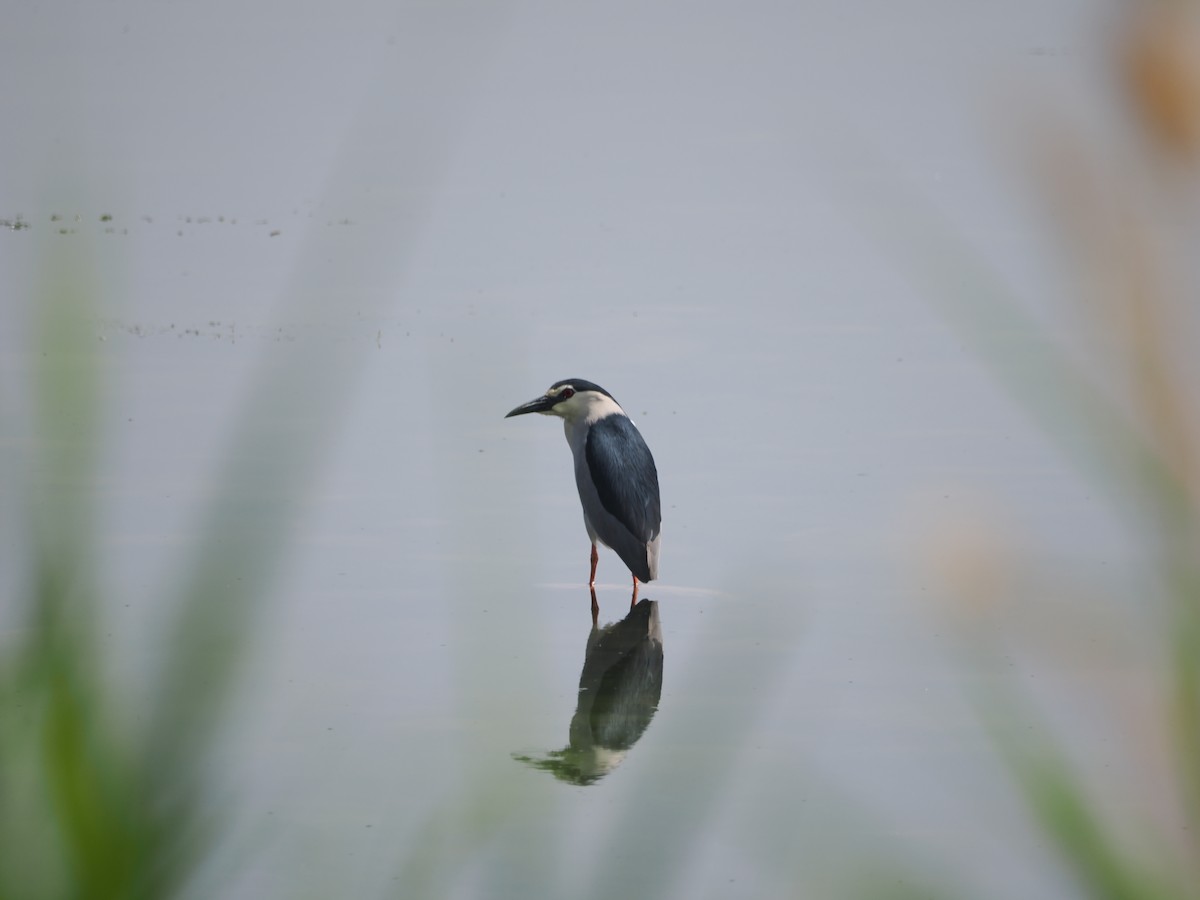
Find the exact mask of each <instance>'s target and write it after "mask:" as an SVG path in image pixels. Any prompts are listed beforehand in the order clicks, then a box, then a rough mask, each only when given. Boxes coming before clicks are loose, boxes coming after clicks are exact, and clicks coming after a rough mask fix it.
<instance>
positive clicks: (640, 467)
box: [585, 415, 662, 544]
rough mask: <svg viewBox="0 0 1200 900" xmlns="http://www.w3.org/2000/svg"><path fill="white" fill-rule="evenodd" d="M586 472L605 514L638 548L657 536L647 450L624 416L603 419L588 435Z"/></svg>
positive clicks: (653, 475)
mask: <svg viewBox="0 0 1200 900" xmlns="http://www.w3.org/2000/svg"><path fill="white" fill-rule="evenodd" d="M585 453H586V456H587V464H588V470H589V471H590V472H591V475H592V481H593V483H594V484H595V485H596V493H597V494H599V495H600V503H601V505H603V506H604V508H605V509H606V510H607V511H608V513H609V514H610V515H611V516H612V517H613V518H615V519H616V520H617V521H618V522H620V523H621V524H622V525H623V526H625V528H627V529H628V530H629V532H630V534H632V535H633V536H634V537H635V538H637V539H638V541H639V542H641V543H642V544H647V543H649V542H650V541H652V540H654V538H655V537H656V536H657V535H658V531H659V528H660V526H661V524H662V508H661V505H660V502H659V498H658V470H657V469H656V468H655V466H654V457H653V456H651V455H650V448H649V447H647V446H646V442H645V441H644V440H642V436H641V434H640V433H639V432H638V430H637V428H636V427H634V424H633V423H632V422H631V421H629V419H627V418H626V417H625V416H620V415H615V416H605V417H604V418H603V419H600V420H599V421H597V422H596V423H595V424H594V425H592V427H591V429H589V431H588V436H587V446H586V448H585Z"/></svg>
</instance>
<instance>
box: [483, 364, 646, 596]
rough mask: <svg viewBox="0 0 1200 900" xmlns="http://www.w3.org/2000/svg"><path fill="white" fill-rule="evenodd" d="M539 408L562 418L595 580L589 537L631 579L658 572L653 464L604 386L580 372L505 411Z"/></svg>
mask: <svg viewBox="0 0 1200 900" xmlns="http://www.w3.org/2000/svg"><path fill="white" fill-rule="evenodd" d="M527 413H542V414H543V415H547V416H558V417H559V418H561V419H562V420H563V429H564V430H565V431H566V434H567V443H568V444H569V445H570V446H571V455H572V456H574V457H575V484H576V486H577V487H578V488H579V502H580V503H582V504H583V524H584V525H585V526H586V527H587V533H588V537H590V538H591V539H592V572H591V575H589V576H588V584H589V585H594V584H595V583H596V562H597V559H598V554H597V553H596V542H597V541H599V542H600V543H602V544H604V545H605V546H606V547H611V548H612V549H613V550H615V551H616V553H617V556H619V557H621V561H622V562H624V563H625V565H627V566H628V567H629V571H630V572H632V573H633V595H634V597H635V598H636V597H637V586H638V582H639V581H653V580H654V579H655V578H657V577H658V537H659V530H660V525H661V523H662V508H661V506H660V503H659V499H658V470H657V469H656V468H655V467H654V457H653V456H651V455H650V448H649V447H647V446H646V442H645V441H644V440H642V435H641V434H640V433H639V432H638V430H637V428H636V427H635V426H634V424H633V421H632V420H631V419H630V418H629V416H627V415H625V410H623V409H621V407H620V405H619V404H618V403H617V401H616V400H614V399H613V396H612V394H610V393H609V392H608V391H606V390H605V389H604V388H602V387H600V385H598V384H593V383H592V382H590V381H584V380H583V379H582V378H568V379H566V380H564V381H559V382H557V383H555V384H552V385H550V390H548V391H546V393H545V394H543V395H542V396H541V397H538V398H537V399H536V400H530V401H529V402H528V403H523V404H521V405H520V406H518V407H517V408H516V409H514V410H513V411H512V412H510V413H509V414H508V415H507V416H505V418H509V417H511V416H523V415H525V414H527Z"/></svg>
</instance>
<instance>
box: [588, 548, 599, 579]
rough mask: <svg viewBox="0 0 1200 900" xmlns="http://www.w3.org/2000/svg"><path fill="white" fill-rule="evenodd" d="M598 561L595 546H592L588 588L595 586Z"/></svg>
mask: <svg viewBox="0 0 1200 900" xmlns="http://www.w3.org/2000/svg"><path fill="white" fill-rule="evenodd" d="M599 561H600V554H599V553H597V552H596V545H595V544H592V574H591V575H589V576H588V587H595V586H596V563H598V562H599Z"/></svg>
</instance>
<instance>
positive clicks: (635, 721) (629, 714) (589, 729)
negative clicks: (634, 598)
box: [514, 591, 663, 784]
mask: <svg viewBox="0 0 1200 900" xmlns="http://www.w3.org/2000/svg"><path fill="white" fill-rule="evenodd" d="M592 609H593V615H592V630H591V632H590V633H589V634H588V639H587V649H586V651H585V655H584V659H583V672H582V673H581V674H580V676H579V701H578V703H577V705H576V707H575V715H574V716H573V717H572V718H571V729H570V743H569V744H568V745H567V746H566V747H565V748H563V749H562V750H552V751H550V752H549V753H547V754H546V755H545V756H543V757H532V756H520V755H517V754H514V758H515V759H518V760H520V761H521V762H525V763H528V764H529V765H531V766H533V767H534V768H537V769H542V770H544V771H547V772H551V773H553V774H554V777H555V778H558V779H559V780H561V781H567V782H570V783H572V784H592V783H594V782H596V781H599V780H600V779H601V778H603V777H604V776H605V775H607V774H608V773H609V772H611V771H612V770H613V769H615V768H616V767H617V766H618V765H620V764H621V761H622V760H623V759H624V758H625V754H626V753H628V752H629V748H630V747H632V746H633V745H634V744H636V743H637V742H638V739H639V738H641V736H642V734H643V732H645V730H646V727H647V726H648V725H649V724H650V720H651V719H652V718H654V713H655V711H656V710H657V709H658V699H659V696H660V695H661V694H662V676H663V641H662V626H661V625H660V624H659V619H658V604H657V603H656V602H654V601H653V600H642V601H641V602H639V603H638V604H636V605H635V606H634V607H633V608H632V609H630V611H629V615H627V616H626V617H625V618H624V619H622V620H621V621H620V622H614V623H613V624H611V625H605V626H604V627H603V628H600V627H598V625H597V619H596V615H595V610H596V595H595V591H593V592H592Z"/></svg>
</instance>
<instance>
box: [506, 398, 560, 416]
mask: <svg viewBox="0 0 1200 900" xmlns="http://www.w3.org/2000/svg"><path fill="white" fill-rule="evenodd" d="M556 402H558V400H557V398H556V397H545V396H542V397H538V398H537V399H536V400H530V401H529V402H528V403H522V404H521V405H520V406H518V407H517V408H516V409H514V410H513V411H512V412H510V413H509V414H508V415H506V416H505V417H504V418H506V419H511V418H512V417H513V416H524V415H528V414H529V413H535V412H536V413H544V412H547V411H549V409H550V408H551V407H552V406H554V404H555V403H556Z"/></svg>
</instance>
